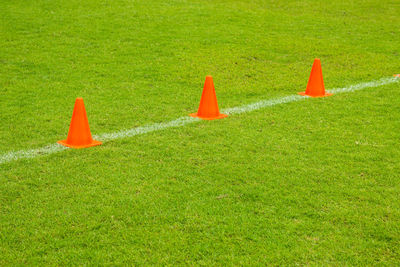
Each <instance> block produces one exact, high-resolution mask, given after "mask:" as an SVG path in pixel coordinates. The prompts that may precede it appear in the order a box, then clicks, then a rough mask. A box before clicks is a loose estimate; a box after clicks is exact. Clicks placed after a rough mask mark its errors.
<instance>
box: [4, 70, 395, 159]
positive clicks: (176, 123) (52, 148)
mask: <svg viewBox="0 0 400 267" xmlns="http://www.w3.org/2000/svg"><path fill="white" fill-rule="evenodd" d="M399 80H400V79H399V78H398V77H389V78H382V79H379V80H374V81H370V82H364V83H359V84H355V85H352V86H349V87H343V88H334V89H331V90H329V92H330V93H334V94H338V93H345V92H354V91H357V90H362V89H365V88H372V87H379V86H383V85H387V84H391V83H395V82H398V81H399ZM305 98H308V97H306V96H300V95H290V96H285V97H281V98H275V99H269V100H261V101H258V102H255V103H252V104H248V105H244V106H239V107H233V108H227V109H223V110H222V112H223V113H226V114H229V115H234V114H240V113H247V112H251V111H254V110H259V109H262V108H266V107H270V106H275V105H279V104H284V103H289V102H295V101H299V100H303V99H305ZM199 121H201V120H200V119H198V118H193V117H189V116H185V117H180V118H178V119H175V120H172V121H169V122H162V123H154V124H149V125H145V126H140V127H135V128H132V129H128V130H122V131H118V132H114V133H105V134H101V135H94V138H95V139H98V140H101V141H103V142H106V141H110V140H115V139H122V138H127V137H132V136H135V135H141V134H146V133H149V132H155V131H160V130H163V129H167V128H173V127H181V126H184V125H187V124H190V123H194V122H199ZM66 149H69V148H68V147H64V146H62V145H59V144H57V143H55V144H50V145H47V146H44V147H41V148H36V149H29V150H19V151H12V152H8V153H5V154H2V155H1V156H0V164H4V163H7V162H11V161H17V160H20V159H28V158H35V157H38V156H43V155H49V154H53V153H57V152H61V151H64V150H66Z"/></svg>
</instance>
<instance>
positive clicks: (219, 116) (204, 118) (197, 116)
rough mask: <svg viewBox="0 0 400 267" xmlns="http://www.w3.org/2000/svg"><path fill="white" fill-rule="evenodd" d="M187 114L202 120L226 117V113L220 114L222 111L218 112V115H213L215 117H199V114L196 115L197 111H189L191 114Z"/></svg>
mask: <svg viewBox="0 0 400 267" xmlns="http://www.w3.org/2000/svg"><path fill="white" fill-rule="evenodd" d="M189 116H190V117H193V118H199V119H202V120H217V119H223V118H226V117H228V115H226V114H222V113H220V114H219V115H218V116H215V117H201V116H199V115H198V113H197V112H196V113H191V114H189Z"/></svg>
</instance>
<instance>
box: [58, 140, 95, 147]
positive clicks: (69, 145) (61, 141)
mask: <svg viewBox="0 0 400 267" xmlns="http://www.w3.org/2000/svg"><path fill="white" fill-rule="evenodd" d="M57 143H59V144H60V145H63V146H67V147H70V148H87V147H91V146H98V145H101V144H102V142H100V141H97V140H93V141H92V142H91V143H90V144H86V145H80V146H76V145H71V144H68V143H67V140H60V141H57Z"/></svg>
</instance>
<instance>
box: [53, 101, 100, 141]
mask: <svg viewBox="0 0 400 267" xmlns="http://www.w3.org/2000/svg"><path fill="white" fill-rule="evenodd" d="M57 143H59V144H61V145H63V146H68V147H72V148H85V147H91V146H97V145H101V142H100V141H96V140H93V138H92V134H91V133H90V129H89V122H88V119H87V116H86V110H85V105H84V104H83V99H82V98H81V97H78V98H77V99H76V100H75V106H74V111H73V112H72V119H71V124H70V126H69V132H68V137H67V139H66V140H61V141H58V142H57Z"/></svg>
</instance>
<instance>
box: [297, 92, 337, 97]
mask: <svg viewBox="0 0 400 267" xmlns="http://www.w3.org/2000/svg"><path fill="white" fill-rule="evenodd" d="M297 94H299V95H302V96H310V97H326V96H331V95H333V94H331V93H325V94H324V95H307V94H306V92H300V93H297Z"/></svg>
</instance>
